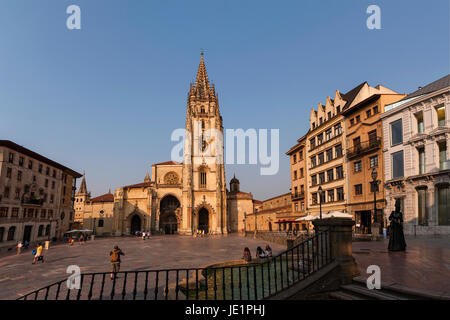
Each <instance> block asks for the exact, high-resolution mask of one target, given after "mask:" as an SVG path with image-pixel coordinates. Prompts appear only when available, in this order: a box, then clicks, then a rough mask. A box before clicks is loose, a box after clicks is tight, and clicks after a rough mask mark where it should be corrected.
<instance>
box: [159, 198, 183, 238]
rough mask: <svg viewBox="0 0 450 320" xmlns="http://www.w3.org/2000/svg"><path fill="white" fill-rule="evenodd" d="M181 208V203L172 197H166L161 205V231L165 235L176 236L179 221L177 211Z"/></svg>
mask: <svg viewBox="0 0 450 320" xmlns="http://www.w3.org/2000/svg"><path fill="white" fill-rule="evenodd" d="M179 207H180V201H178V199H177V198H175V197H174V196H172V195H168V196H165V197H164V198H163V199H162V200H161V203H160V215H159V229H160V230H161V231H162V232H163V233H164V234H174V233H177V231H178V219H177V215H176V214H175V210H177V209H178V208H179Z"/></svg>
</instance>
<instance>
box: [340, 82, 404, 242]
mask: <svg viewBox="0 0 450 320" xmlns="http://www.w3.org/2000/svg"><path fill="white" fill-rule="evenodd" d="M404 97H405V95H404V94H398V93H397V92H395V91H393V90H391V89H388V88H386V87H383V86H381V85H378V86H376V87H371V86H369V85H368V84H367V82H365V83H363V85H362V86H361V87H360V89H359V93H358V94H357V96H356V98H355V100H354V102H353V103H352V104H350V105H346V106H345V107H344V109H343V111H342V115H343V116H344V119H345V121H344V124H345V127H344V132H345V139H346V145H347V151H346V159H345V163H346V166H347V168H346V171H347V182H348V192H347V203H348V204H347V211H348V213H350V214H352V215H353V218H354V220H355V231H356V232H357V233H364V234H366V233H375V234H378V233H382V227H383V226H384V225H385V224H386V223H385V217H383V209H384V208H385V200H384V186H383V185H384V177H383V172H384V164H383V152H382V150H383V141H382V123H381V120H380V114H382V113H383V112H384V108H385V105H386V104H390V103H393V102H397V101H399V100H401V99H402V98H404ZM372 173H373V174H376V175H377V177H376V180H375V183H374V180H373V178H372ZM374 192H375V195H374ZM375 203H376V208H377V211H376V212H377V214H376V215H374V212H375Z"/></svg>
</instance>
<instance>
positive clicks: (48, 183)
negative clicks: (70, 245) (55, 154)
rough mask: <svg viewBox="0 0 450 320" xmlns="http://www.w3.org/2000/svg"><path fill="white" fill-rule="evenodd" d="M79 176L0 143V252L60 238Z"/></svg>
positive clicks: (68, 219)
mask: <svg viewBox="0 0 450 320" xmlns="http://www.w3.org/2000/svg"><path fill="white" fill-rule="evenodd" d="M79 177H81V175H80V174H79V173H77V172H75V171H74V170H72V169H69V168H67V167H65V166H63V165H61V164H59V163H57V162H55V161H53V160H50V159H48V158H46V157H44V156H42V155H40V154H38V153H36V152H33V151H31V150H29V149H27V148H25V147H22V146H20V145H18V144H16V143H14V142H12V141H9V140H0V250H2V249H5V250H6V249H9V248H11V247H14V246H15V244H16V242H17V241H23V242H25V241H28V242H31V243H32V242H36V241H41V240H49V239H53V238H61V237H62V235H63V234H64V232H66V231H67V230H68V229H69V228H70V224H71V223H72V222H73V218H74V210H73V198H74V191H75V184H76V179H77V178H79Z"/></svg>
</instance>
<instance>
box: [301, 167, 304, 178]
mask: <svg viewBox="0 0 450 320" xmlns="http://www.w3.org/2000/svg"><path fill="white" fill-rule="evenodd" d="M303 176H304V175H303V168H300V178H303Z"/></svg>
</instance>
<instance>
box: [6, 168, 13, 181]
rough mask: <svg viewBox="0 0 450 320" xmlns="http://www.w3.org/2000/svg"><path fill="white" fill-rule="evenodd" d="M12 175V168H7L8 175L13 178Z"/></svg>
mask: <svg viewBox="0 0 450 320" xmlns="http://www.w3.org/2000/svg"><path fill="white" fill-rule="evenodd" d="M11 176H12V168H7V169H6V177H7V178H10V179H11Z"/></svg>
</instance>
